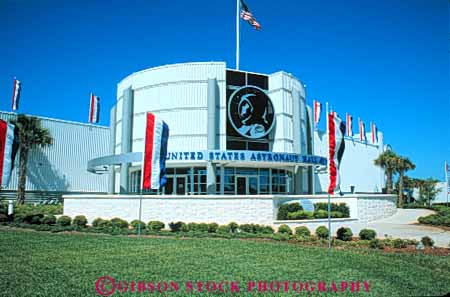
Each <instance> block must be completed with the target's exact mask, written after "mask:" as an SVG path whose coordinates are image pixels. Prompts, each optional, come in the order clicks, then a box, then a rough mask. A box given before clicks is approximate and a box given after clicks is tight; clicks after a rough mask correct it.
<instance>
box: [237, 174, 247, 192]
mask: <svg viewBox="0 0 450 297" xmlns="http://www.w3.org/2000/svg"><path fill="white" fill-rule="evenodd" d="M236 194H237V195H247V177H245V176H236Z"/></svg>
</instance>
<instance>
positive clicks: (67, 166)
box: [0, 112, 110, 192]
mask: <svg viewBox="0 0 450 297" xmlns="http://www.w3.org/2000/svg"><path fill="white" fill-rule="evenodd" d="M14 117H15V114H13V113H7V112H0V118H1V119H3V120H6V121H9V120H11V119H13V118H14ZM39 118H40V117H39ZM41 121H42V125H43V126H44V127H45V128H47V129H49V130H50V133H51V134H52V136H53V138H54V143H53V145H52V146H49V147H47V148H43V149H41V148H37V149H34V150H32V151H31V152H30V155H29V158H28V172H27V184H26V189H27V190H37V191H57V192H107V190H108V177H107V174H105V175H97V174H93V173H89V172H88V171H87V170H86V168H87V162H88V160H90V159H93V158H96V157H100V156H105V155H108V154H109V150H108V149H109V147H108V145H109V137H110V136H109V128H108V127H101V126H95V125H88V124H83V123H75V122H68V121H62V120H56V119H49V118H41ZM18 165H19V156H18V155H17V157H16V160H15V169H14V171H13V173H12V177H11V182H10V184H9V187H8V188H6V190H17V180H18V178H17V169H18Z"/></svg>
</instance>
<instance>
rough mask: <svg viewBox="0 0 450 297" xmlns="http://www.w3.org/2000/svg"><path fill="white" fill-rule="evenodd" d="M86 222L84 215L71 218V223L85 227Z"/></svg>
mask: <svg viewBox="0 0 450 297" xmlns="http://www.w3.org/2000/svg"><path fill="white" fill-rule="evenodd" d="M87 222H88V221H87V219H86V217H85V216H76V217H74V218H73V221H72V225H74V226H78V227H82V228H85V227H86V225H87Z"/></svg>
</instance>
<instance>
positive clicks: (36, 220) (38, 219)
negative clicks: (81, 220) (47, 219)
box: [30, 214, 70, 225]
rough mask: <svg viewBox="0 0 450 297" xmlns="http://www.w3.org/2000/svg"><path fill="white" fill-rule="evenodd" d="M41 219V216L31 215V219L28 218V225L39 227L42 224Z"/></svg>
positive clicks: (42, 216)
mask: <svg viewBox="0 0 450 297" xmlns="http://www.w3.org/2000/svg"><path fill="white" fill-rule="evenodd" d="M43 218H44V215H43V214H39V215H32V216H31V218H30V224H32V225H40V224H42V219H43ZM69 225H70V224H69Z"/></svg>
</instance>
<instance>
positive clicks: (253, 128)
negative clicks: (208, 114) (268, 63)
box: [228, 86, 275, 139]
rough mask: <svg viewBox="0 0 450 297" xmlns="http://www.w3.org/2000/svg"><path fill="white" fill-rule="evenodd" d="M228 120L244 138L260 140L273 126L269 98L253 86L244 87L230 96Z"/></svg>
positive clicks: (271, 105)
mask: <svg viewBox="0 0 450 297" xmlns="http://www.w3.org/2000/svg"><path fill="white" fill-rule="evenodd" d="M228 119H229V121H230V123H231V125H232V126H233V128H234V129H235V130H236V132H237V133H239V134H240V135H242V136H244V137H246V138H252V139H257V138H262V137H264V136H266V135H267V134H269V132H270V131H271V130H272V128H273V126H274V124H275V120H274V119H275V117H274V109H273V104H272V101H271V100H270V98H269V96H268V95H267V94H266V93H265V92H264V91H263V90H262V89H260V88H258V87H255V86H244V87H241V88H239V89H237V90H236V91H234V92H233V94H231V97H230V100H229V102H228Z"/></svg>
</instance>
